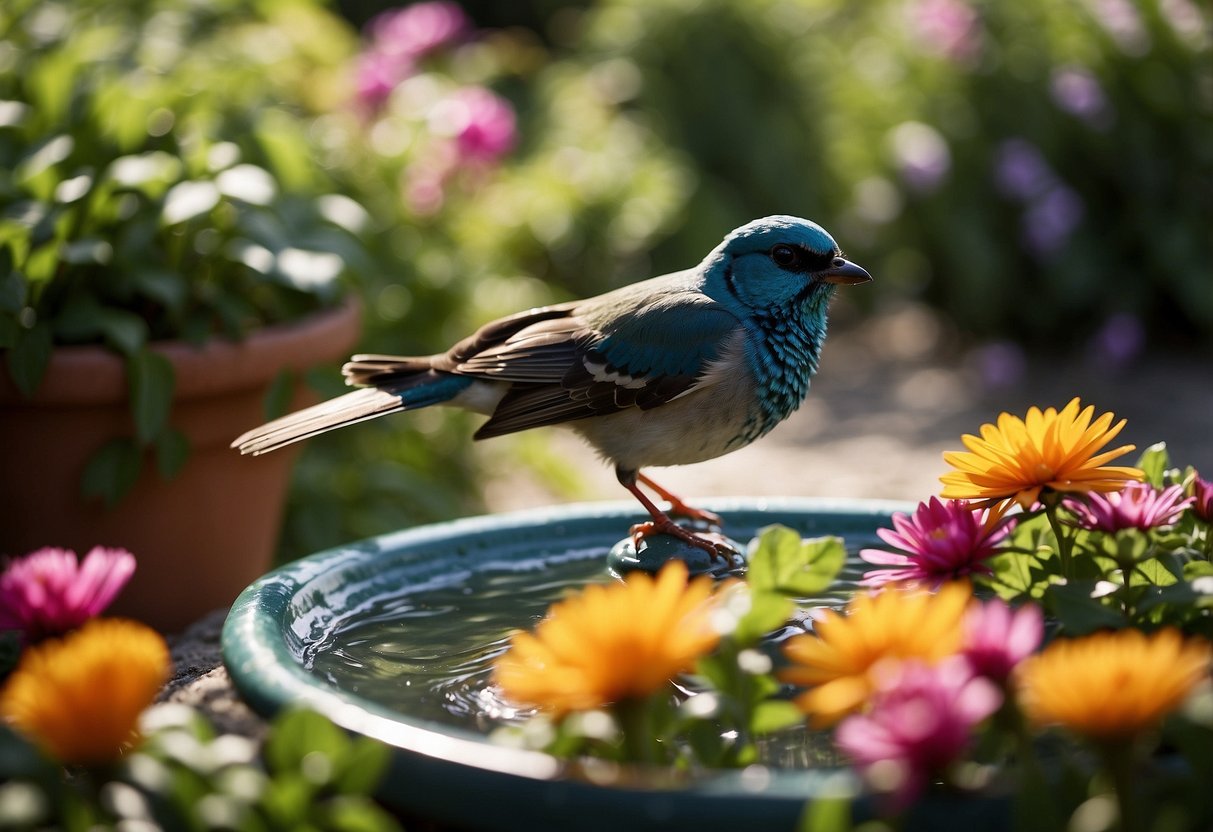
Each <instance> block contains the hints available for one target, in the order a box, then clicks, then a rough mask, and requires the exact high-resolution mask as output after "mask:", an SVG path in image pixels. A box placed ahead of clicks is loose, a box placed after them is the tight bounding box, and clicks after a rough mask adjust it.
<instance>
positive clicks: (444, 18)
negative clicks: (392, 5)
mask: <svg viewBox="0 0 1213 832" xmlns="http://www.w3.org/2000/svg"><path fill="white" fill-rule="evenodd" d="M369 28H370V31H371V36H372V38H373V39H374V43H375V48H376V49H378V50H379V51H382V52H384V53H386V54H388V55H399V56H403V57H405V58H407V59H408V60H409V62H410V63H412V62H415V61H416V60H417V59H419V58H421V57H424V56H425V55H428V54H430V53H431V52H436V51H438V50H439V49H442V48H444V47H446V46H449V45H451V44H453V43H455V42H457V41H459V40H461V39H463V38H464V37H465V36H466V35H467V33H468V32H470V31H471V28H472V21H471V20H469V19H468V16H467V14H465V13H464V11H463V9H462V8H460V6H459V4H458V3H449V2H445V1H444V0H434V2H429V3H415V4H413V5H411V6H405V7H404V8H401V9H392V10H390V11H386V12H384V13H383V14H381V15H379V16H378V17H376V18H375V19H374V20H372V21H371V23H370V27H369Z"/></svg>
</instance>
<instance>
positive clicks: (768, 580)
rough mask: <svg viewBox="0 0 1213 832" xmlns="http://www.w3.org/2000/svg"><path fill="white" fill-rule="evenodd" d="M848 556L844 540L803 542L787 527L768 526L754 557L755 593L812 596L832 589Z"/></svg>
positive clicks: (751, 581)
mask: <svg viewBox="0 0 1213 832" xmlns="http://www.w3.org/2000/svg"><path fill="white" fill-rule="evenodd" d="M846 557H847V553H846V548H845V547H844V546H843V542H842V538H840V537H818V538H813V539H809V540H802V539H801V537H800V535H799V534H798V533H797V532H796V531H794V530H793V529H789V528H787V527H786V526H768V527H767V528H765V529H763V530H762V531H760V532H759V534H758V540H757V542H756V544H755V546H754V550H753V551H752V552H751V554H750V568H749V573H748V576H747V581H748V582H749V584H750V586H751V587H752V588H754V589H755V590H768V591H773V592H782V593H784V594H787V595H795V596H807V595H812V594H814V593H817V592H822V591H824V590H826V589H828V588H829V586H830V584H831V583H832V582H833V581H834V577H835V576H836V575H837V574H838V570H840V569H841V568H842V565H843V563H844V562H845V561H846Z"/></svg>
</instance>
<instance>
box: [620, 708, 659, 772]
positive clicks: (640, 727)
mask: <svg viewBox="0 0 1213 832" xmlns="http://www.w3.org/2000/svg"><path fill="white" fill-rule="evenodd" d="M611 710H612V711H613V712H614V714H615V718H616V719H617V720H618V721H619V727H620V729H621V730H622V732H623V754H624V758H625V759H626V761H627V762H629V763H647V764H656V763H660V762H662V760H661V749H660V747H659V746H658V745H657V737H656V736H655V732H654V730H653V718H652V711H653V709H652V699H651V697H640V698H629V699H621V700H620V701H619V702H616V703H615V704H614V705H613V706H611Z"/></svg>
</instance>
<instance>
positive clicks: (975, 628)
mask: <svg viewBox="0 0 1213 832" xmlns="http://www.w3.org/2000/svg"><path fill="white" fill-rule="evenodd" d="M1043 637H1044V615H1043V614H1042V613H1041V611H1040V607H1038V606H1036V605H1035V604H1024V605H1023V606H1022V607H1020V608H1019V609H1017V610H1014V611H1012V610H1011V608H1010V607H1009V606H1008V605H1007V603H1006V602H1005V601H1002V600H1000V599H998V598H995V599H993V600H992V601H987V602H985V603H975V604H973V605H972V606H971V607H969V609H968V611H967V612H966V613H965V621H964V642H963V646H962V647H961V655H963V656H964V657H965V658H966V659H967V660H968V662H969V666H970V667H971V668H972V669H973V672H974V673H976V674H977V675H978V676H984V677H985V678H987V679H989V680H990V681H992V682H997V683H998V684H1003V683H1005V682H1006V681H1007V679H1008V678H1010V676H1011V671H1012V670H1014V669H1015V665H1017V664H1019V663H1020V662H1021V661H1023V660H1024V659H1026V658H1027V657H1028V656H1030V655H1032V653H1034V652H1035V651H1036V648H1037V647H1039V646H1040V641H1041V639H1042V638H1043Z"/></svg>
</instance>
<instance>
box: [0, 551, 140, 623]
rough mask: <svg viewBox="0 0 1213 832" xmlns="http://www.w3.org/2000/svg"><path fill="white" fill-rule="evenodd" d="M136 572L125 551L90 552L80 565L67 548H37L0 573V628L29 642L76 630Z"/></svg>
mask: <svg viewBox="0 0 1213 832" xmlns="http://www.w3.org/2000/svg"><path fill="white" fill-rule="evenodd" d="M134 571H135V557H134V555H132V554H131V553H130V552H128V551H126V550H125V549H103V548H102V547H100V546H96V547H94V548H93V550H92V551H91V552H89V553H88V554H87V555H85V557H84V559H83V560H82V561H77V560H76V553H75V552H71V551H68V550H67V549H54V548H46V549H39V550H38V551H36V552H33V553H32V554H29V555H26V556H25V557H23V558H16V559H14V560H13V561H11V562H10V563H9V564H8V567H7V568H6V569H5V570H4V572H3V574H0V630H13V629H16V630H21V631H23V632H24V633H25V636H26V638H28V639H29V640H31V641H33V640H37V639H40V638H44V637H46V636H50V635H58V634H60V633H65V632H67V631H68V630H72V629H75V628H76V627H79V626H80V625H81V624H83V623H84V622H85V621H87V620H88V619H90V618H92V617H93V616H95V615H97V614H98V613H100V612H101V611H102V610H104V609H105V608H106V607H108V606H109V604H110V602H111V601H113V600H114V598H115V596H117V595H118V593H119V591H121V589H122V587H124V586H125V585H126V582H127V581H128V580H130V577H131V574H132V573H133V572H134Z"/></svg>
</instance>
